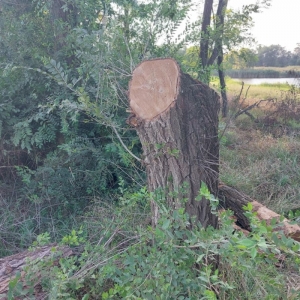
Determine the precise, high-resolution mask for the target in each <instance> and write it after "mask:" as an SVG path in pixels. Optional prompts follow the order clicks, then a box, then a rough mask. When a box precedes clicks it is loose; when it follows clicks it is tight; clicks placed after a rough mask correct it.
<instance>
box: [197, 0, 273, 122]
mask: <svg viewBox="0 0 300 300" xmlns="http://www.w3.org/2000/svg"><path fill="white" fill-rule="evenodd" d="M269 2H270V1H268V0H264V1H257V2H256V4H249V5H244V6H243V7H242V9H241V10H240V11H235V12H234V11H228V10H227V5H228V0H219V1H218V4H217V12H216V14H214V1H213V0H205V2H204V9H203V16H202V27H201V37H200V52H199V58H200V60H199V75H198V78H199V79H201V80H202V81H204V82H206V83H209V79H210V70H211V68H212V65H213V64H214V62H215V61H216V59H217V66H218V74H219V79H220V86H221V95H222V100H223V106H222V115H223V116H224V117H225V116H226V114H227V96H226V83H225V79H224V78H225V76H224V71H223V56H224V48H227V49H231V47H233V46H237V45H238V44H241V43H242V42H245V41H247V40H248V41H249V38H250V37H249V36H248V35H247V34H246V35H245V32H247V29H249V28H250V25H251V24H252V18H251V14H252V13H257V12H259V11H260V9H261V8H262V7H264V6H268V5H269V4H270V3H269ZM212 20H213V23H211V21H212Z"/></svg>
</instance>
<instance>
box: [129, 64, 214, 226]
mask: <svg viewBox="0 0 300 300" xmlns="http://www.w3.org/2000/svg"><path fill="white" fill-rule="evenodd" d="M129 98H130V107H131V110H132V112H133V114H132V116H131V117H130V118H129V120H128V122H129V123H130V124H131V125H133V126H135V127H136V130H137V133H138V135H139V137H140V140H141V143H142V147H143V152H144V164H145V165H146V170H147V175H148V186H149V190H150V191H156V190H159V189H160V190H161V192H163V195H164V197H165V199H166V205H167V206H168V207H169V208H170V209H176V208H179V207H185V209H186V211H187V212H188V213H189V214H190V215H191V216H195V217H196V220H197V221H200V222H201V224H202V225H203V226H205V227H206V226H208V225H212V226H214V227H216V226H217V216H216V215H214V214H212V213H211V210H210V203H209V201H208V200H207V199H202V200H201V201H197V200H196V197H197V196H198V194H199V190H200V186H201V181H203V182H205V183H206V184H207V186H208V188H209V189H210V191H211V192H212V193H213V194H217V190H218V173H219V142H218V112H219V108H220V104H219V97H218V95H217V93H216V92H215V91H214V90H212V89H210V88H209V87H208V86H207V85H206V84H203V83H201V82H199V81H196V80H194V79H192V77H190V76H189V75H187V74H183V73H182V72H181V71H180V68H179V66H178V65H177V63H176V62H175V61H174V60H173V59H157V60H151V61H145V62H143V63H141V64H140V65H139V66H138V67H137V68H136V69H135V70H134V72H133V76H132V80H131V82H130V86H129ZM184 185H185V187H184V188H183V186H184ZM158 217H159V214H158V205H157V203H156V202H154V201H153V203H152V218H153V219H152V221H153V225H156V224H157V220H158Z"/></svg>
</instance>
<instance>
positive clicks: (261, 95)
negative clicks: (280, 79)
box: [210, 77, 291, 99]
mask: <svg viewBox="0 0 300 300" xmlns="http://www.w3.org/2000/svg"><path fill="white" fill-rule="evenodd" d="M226 85H227V94H228V95H229V96H236V95H239V94H240V92H241V89H242V86H243V85H242V82H241V81H239V80H236V79H232V78H230V77H226ZM210 86H211V87H212V88H214V89H216V90H217V91H220V84H219V80H218V78H217V77H214V78H212V81H211V83H210ZM290 89H291V86H290V85H289V84H287V83H274V84H272V83H262V84H260V85H250V84H246V83H245V84H244V87H243V92H242V95H241V96H242V97H246V93H247V99H270V98H273V99H280V98H282V94H283V93H285V92H287V91H289V90H290Z"/></svg>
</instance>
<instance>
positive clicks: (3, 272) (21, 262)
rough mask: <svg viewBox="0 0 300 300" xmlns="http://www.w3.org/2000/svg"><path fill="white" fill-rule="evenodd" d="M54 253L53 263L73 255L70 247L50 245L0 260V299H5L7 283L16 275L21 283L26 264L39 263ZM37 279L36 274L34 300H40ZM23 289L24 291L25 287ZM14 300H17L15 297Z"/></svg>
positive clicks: (41, 296) (40, 293)
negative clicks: (18, 275)
mask: <svg viewBox="0 0 300 300" xmlns="http://www.w3.org/2000/svg"><path fill="white" fill-rule="evenodd" d="M54 253H55V261H58V260H59V258H61V257H69V256H71V255H73V251H72V249H71V248H70V247H68V246H64V247H58V246H56V245H55V244H51V245H47V246H43V247H38V248H37V249H35V250H33V251H30V250H26V251H23V252H21V253H17V254H14V255H11V256H7V257H4V258H0V299H7V298H6V296H7V293H8V291H9V283H10V282H11V281H12V280H13V279H14V278H15V277H16V275H17V274H18V273H19V274H20V281H21V282H23V280H24V278H25V275H26V274H25V271H24V268H25V266H26V264H28V263H30V262H33V261H36V262H39V261H42V260H43V259H46V258H50V257H52V256H53V255H54ZM38 277H39V276H38V274H35V278H36V279H37V281H36V282H35V283H34V290H35V292H34V293H35V299H42V298H43V292H42V291H41V288H40V282H39V280H38ZM24 284H25V283H24ZM28 288H29V287H28ZM24 289H26V287H25V286H24ZM14 299H18V298H17V297H15V298H14ZM20 299H21V298H20Z"/></svg>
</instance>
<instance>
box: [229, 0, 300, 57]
mask: <svg viewBox="0 0 300 300" xmlns="http://www.w3.org/2000/svg"><path fill="white" fill-rule="evenodd" d="M253 3H255V0H229V2H228V7H229V8H233V9H234V8H239V7H241V6H242V5H243V4H253ZM253 20H254V24H255V25H254V27H253V29H252V30H251V32H252V35H253V37H254V38H255V39H256V40H257V43H258V44H262V45H266V46H269V45H272V44H275V45H277V44H279V45H281V46H283V47H285V48H286V50H290V51H293V50H294V48H295V47H296V44H297V43H300V0H272V4H271V6H270V7H269V8H268V9H265V10H263V12H262V13H259V14H254V15H253Z"/></svg>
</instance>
